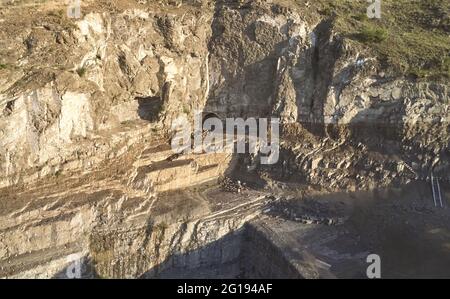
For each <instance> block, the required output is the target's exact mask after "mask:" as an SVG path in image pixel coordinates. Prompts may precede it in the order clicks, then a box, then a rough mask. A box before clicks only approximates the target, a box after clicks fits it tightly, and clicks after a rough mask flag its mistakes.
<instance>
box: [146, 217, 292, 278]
mask: <svg viewBox="0 0 450 299" xmlns="http://www.w3.org/2000/svg"><path fill="white" fill-rule="evenodd" d="M255 242H257V243H258V244H255ZM282 251H283V249H282V248H276V247H274V245H273V244H272V243H270V241H268V240H266V239H265V238H264V237H263V236H260V235H257V234H256V233H255V232H254V231H253V230H249V227H248V225H246V226H244V227H243V228H241V229H239V230H237V231H235V232H231V233H228V234H227V235H225V236H223V237H222V238H220V239H219V240H216V241H214V242H211V243H209V244H207V245H206V246H203V247H201V248H199V249H195V250H192V251H188V252H186V253H175V254H173V255H172V256H171V257H170V258H169V259H168V260H166V261H164V262H162V263H160V264H159V265H157V266H155V267H154V268H152V269H150V270H148V271H147V272H146V273H144V274H143V275H141V277H140V278H142V279H148V278H166V279H250V278H255V279H256V278H268V279H270V278H272V279H277V278H300V277H299V273H298V271H297V270H296V269H295V267H293V266H292V265H291V264H290V263H289V261H287V260H286V259H285V258H284V256H283V253H282Z"/></svg>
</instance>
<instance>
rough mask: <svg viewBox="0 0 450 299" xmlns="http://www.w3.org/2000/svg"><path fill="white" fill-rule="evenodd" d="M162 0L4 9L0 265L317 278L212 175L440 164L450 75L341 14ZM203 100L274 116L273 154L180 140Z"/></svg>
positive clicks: (348, 175) (361, 179)
mask: <svg viewBox="0 0 450 299" xmlns="http://www.w3.org/2000/svg"><path fill="white" fill-rule="evenodd" d="M124 2H126V1H124ZM128 2H130V3H131V2H132V1H128ZM166 2H167V1H166ZM166 2H164V5H162V4H161V5H160V6H158V5H157V4H153V3H147V4H146V5H143V4H142V5H140V4H139V5H137V4H136V3H134V4H130V5H129V6H127V7H125V8H123V9H121V10H119V11H113V10H109V9H107V8H105V7H101V6H98V7H96V6H95V5H93V6H89V7H88V8H86V10H85V13H84V15H83V17H82V18H81V19H78V20H73V21H68V20H67V19H65V18H64V17H61V16H59V15H58V14H55V13H54V12H53V13H52V12H49V13H48V14H47V15H46V16H45V17H42V16H36V15H33V14H31V15H30V16H27V13H30V11H29V9H24V10H23V11H21V12H20V13H19V17H20V18H22V21H21V22H23V24H22V23H20V22H19V23H20V24H21V27H23V28H25V29H24V30H23V31H20V33H18V32H15V31H14V28H15V27H14V26H13V25H15V24H16V23H17V22H18V21H17V18H18V16H17V15H13V14H12V13H11V12H8V13H5V15H4V16H2V18H3V17H4V22H2V23H0V29H2V30H0V32H1V33H0V36H1V42H2V43H5V44H8V45H9V47H4V49H6V50H3V49H2V50H1V51H3V52H1V54H2V55H3V54H5V55H6V57H9V58H10V60H11V61H13V62H14V63H15V67H13V68H6V69H0V83H1V85H0V188H2V189H1V190H0V232H1V234H0V276H1V277H65V276H67V270H68V269H70V267H72V266H73V262H74V261H76V262H79V263H81V264H82V265H83V269H84V270H83V273H84V274H83V275H88V276H93V277H117V278H119V277H171V276H174V275H176V273H182V274H183V275H190V274H191V273H197V274H202V275H203V276H202V275H199V277H210V276H212V277H227V278H235V277H257V278H259V277H264V275H268V276H270V277H274V278H294V277H295V278H296V277H318V276H319V274H317V272H316V269H313V268H310V267H309V265H308V266H305V267H304V268H302V269H298V268H295V267H294V266H293V265H292V264H291V263H290V262H289V261H287V260H286V259H285V258H284V257H283V254H282V253H281V254H280V250H279V248H277V246H276V245H274V244H273V242H271V241H270V240H269V241H267V242H266V240H265V239H264V238H259V237H258V232H255V230H252V229H251V228H244V226H245V224H246V223H247V222H248V221H251V220H252V219H255V218H257V217H259V216H260V214H261V210H262V209H264V208H265V207H266V206H267V205H266V198H265V194H260V193H259V191H258V192H257V191H255V193H252V192H250V191H249V193H250V194H245V196H244V195H242V194H240V195H236V194H233V195H231V196H230V194H229V193H227V192H222V191H223V190H217V188H216V186H213V187H211V186H205V184H208V183H211V182H216V181H217V180H218V179H219V178H221V177H223V176H224V175H234V176H238V175H239V177H240V179H242V178H244V179H246V178H250V177H255V176H256V177H257V179H255V180H256V181H257V184H254V185H257V186H266V187H268V189H270V188H271V187H273V188H275V189H276V187H277V183H278V182H282V183H283V184H284V183H286V184H298V185H305V184H306V185H318V186H321V187H322V188H324V189H326V190H327V191H329V190H343V191H349V190H352V191H355V190H366V189H373V188H375V187H382V186H390V185H400V184H406V183H408V182H412V181H414V180H418V179H423V180H425V179H426V178H427V176H429V173H430V171H434V172H435V174H436V175H437V176H439V177H442V178H448V176H449V173H450V162H449V161H450V156H449V155H450V153H449V148H448V147H449V144H450V143H449V142H450V139H449V138H450V137H449V136H450V135H449V129H448V124H449V121H450V113H449V112H450V111H449V89H448V84H444V83H441V84H439V83H433V82H421V83H418V82H413V81H409V80H407V79H405V78H387V77H385V76H383V74H382V72H381V71H380V69H379V64H378V62H377V60H376V58H375V57H372V56H371V54H370V52H369V51H367V49H362V48H360V47H359V46H357V45H355V44H352V43H350V42H349V41H347V40H346V39H345V38H343V37H342V36H340V35H339V34H338V33H336V32H335V31H334V28H333V20H332V19H321V18H319V17H317V18H316V19H311V18H307V17H306V16H305V13H304V12H303V11H302V10H300V9H287V8H285V7H284V6H281V5H278V4H277V1H273V2H272V1H251V2H250V3H245V4H242V3H241V2H240V1H213V2H211V6H209V5H207V4H204V3H203V4H202V3H201V2H200V1H190V2H187V3H186V2H184V1H183V4H182V5H181V6H180V5H179V4H180V3H178V2H177V1H173V3H172V1H169V2H171V3H169V2H167V3H166ZM166 4H167V5H166ZM174 4H175V5H174ZM12 48H13V49H15V51H12V50H11V49H12ZM195 110H201V111H203V112H204V115H205V118H207V117H210V116H211V117H212V116H214V117H215V116H217V117H220V118H225V117H242V118H248V117H256V118H258V117H279V118H280V119H281V121H282V132H281V147H282V148H281V156H280V160H279V162H278V163H277V164H275V165H273V166H270V167H269V166H261V165H258V163H257V162H255V161H254V160H252V159H250V158H249V157H247V156H245V155H242V156H236V155H233V156H232V155H228V154H190V155H184V156H181V157H180V156H176V155H173V152H172V151H171V149H170V145H169V144H170V142H169V139H170V135H171V124H172V121H173V120H174V119H176V118H178V117H180V116H186V117H188V119H190V120H192V119H193V115H194V111H195ZM256 160H257V159H256ZM233 170H235V171H234V172H233ZM251 183H252V182H249V184H248V185H249V186H253V185H252V184H251ZM213 185H214V184H213ZM282 186H286V185H282ZM196 188H198V189H196ZM215 188H216V189H215ZM237 190H239V192H241V185H240V182H239V187H238V189H237ZM244 193H245V192H244ZM244 198H245V199H244ZM294 218H295V217H294ZM299 219H303V218H301V216H300V218H299ZM322 220H323V219H320V221H319V222H323V221H322ZM325 220H329V219H325ZM325 220H324V221H325ZM332 220H333V219H332ZM306 221H309V219H306ZM249 232H250V233H249ZM254 244H257V245H258V246H261V248H265V249H264V250H262V251H261V252H258V254H252V252H251V250H250V249H249V248H252V247H254V246H255V245H254ZM74 255H75V256H74ZM69 257H71V258H69ZM268 258H273V260H274V261H276V262H274V264H267V265H264V267H261V266H260V267H258V265H259V264H261V261H264V260H267V259H268ZM80 261H81V262H80ZM221 267H223V268H221ZM217 269H225V270H223V272H221V273H218V272H217ZM267 273H270V275H269V274H267Z"/></svg>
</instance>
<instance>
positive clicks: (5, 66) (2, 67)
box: [0, 63, 8, 70]
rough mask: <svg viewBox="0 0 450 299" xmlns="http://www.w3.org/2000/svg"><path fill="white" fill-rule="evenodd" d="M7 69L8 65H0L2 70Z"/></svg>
mask: <svg viewBox="0 0 450 299" xmlns="http://www.w3.org/2000/svg"><path fill="white" fill-rule="evenodd" d="M7 67H8V65H7V64H4V63H0V70H4V69H6V68H7Z"/></svg>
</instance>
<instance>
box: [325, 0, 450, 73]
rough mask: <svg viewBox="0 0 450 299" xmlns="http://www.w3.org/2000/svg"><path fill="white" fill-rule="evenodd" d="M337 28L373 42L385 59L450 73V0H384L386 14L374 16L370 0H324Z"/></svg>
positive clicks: (407, 67) (406, 67)
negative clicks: (376, 17) (370, 17)
mask: <svg viewBox="0 0 450 299" xmlns="http://www.w3.org/2000/svg"><path fill="white" fill-rule="evenodd" d="M317 5H318V9H319V11H320V12H321V14H323V15H328V16H331V15H334V16H336V30H337V31H339V32H341V33H342V34H343V35H345V36H346V37H347V38H349V39H351V40H354V41H355V42H357V43H361V44H363V45H365V46H366V47H369V48H370V49H372V50H373V51H375V54H377V56H378V57H380V58H381V61H382V62H383V65H384V66H386V67H387V68H389V69H392V70H393V71H394V72H396V73H401V74H404V75H411V76H414V77H416V78H427V79H447V80H448V79H450V56H449V54H450V35H449V34H450V18H449V12H450V1H448V0H381V12H382V13H381V19H369V18H368V17H367V14H366V11H367V7H368V6H369V5H370V4H369V3H367V2H366V1H365V0H335V1H331V0H318V1H317Z"/></svg>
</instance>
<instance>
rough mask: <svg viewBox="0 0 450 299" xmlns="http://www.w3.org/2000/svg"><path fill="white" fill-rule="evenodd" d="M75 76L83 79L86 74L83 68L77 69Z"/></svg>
mask: <svg viewBox="0 0 450 299" xmlns="http://www.w3.org/2000/svg"><path fill="white" fill-rule="evenodd" d="M77 74H78V76H80V77H83V76H84V75H85V74H86V68H85V67H80V68H78V69H77Z"/></svg>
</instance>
